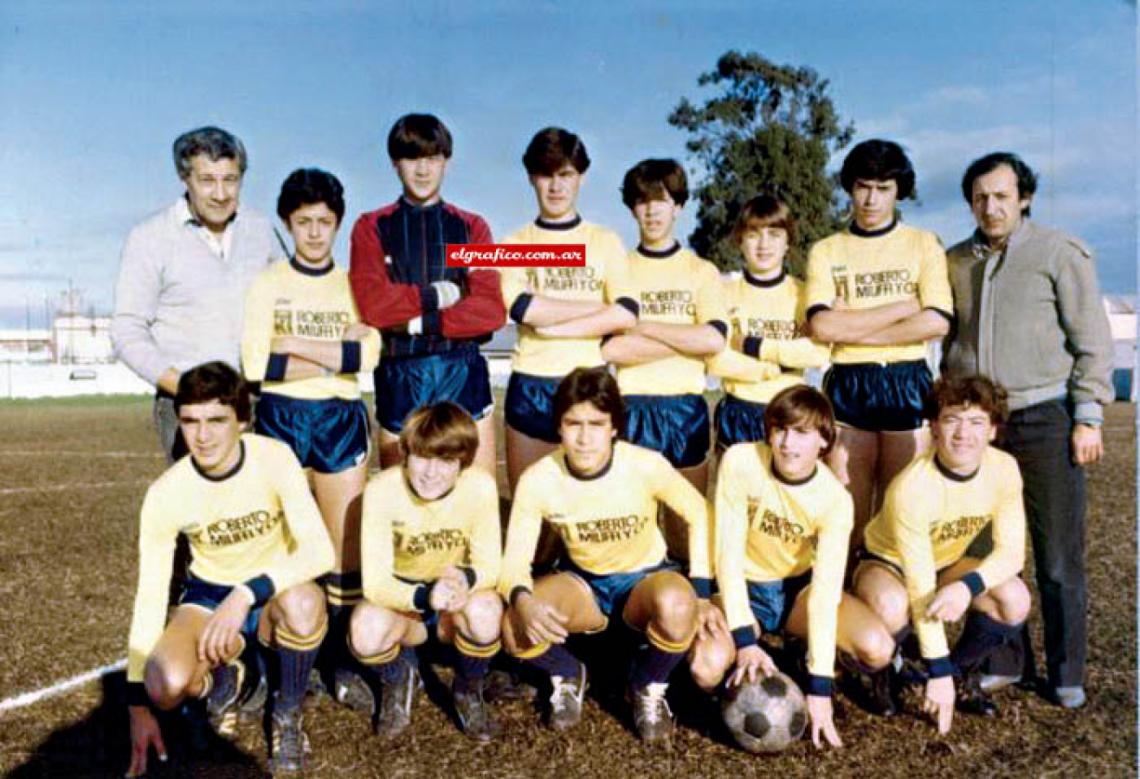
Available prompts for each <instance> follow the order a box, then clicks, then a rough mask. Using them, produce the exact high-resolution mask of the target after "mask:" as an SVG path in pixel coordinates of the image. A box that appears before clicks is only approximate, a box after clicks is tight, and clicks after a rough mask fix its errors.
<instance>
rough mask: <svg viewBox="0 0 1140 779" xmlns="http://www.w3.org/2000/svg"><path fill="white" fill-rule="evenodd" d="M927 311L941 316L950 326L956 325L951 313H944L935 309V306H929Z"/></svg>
mask: <svg viewBox="0 0 1140 779" xmlns="http://www.w3.org/2000/svg"><path fill="white" fill-rule="evenodd" d="M926 310H927V311H933V312H934V313H936V314H941V315H942V318H943V319H945V320H946V321H947V322H949V323H950V324H954V315H953V314H951V313H950V312H948V311H943V310H942V309H940V308H935V307H934V306H927V307H926Z"/></svg>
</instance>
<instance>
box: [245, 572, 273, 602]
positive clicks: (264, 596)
mask: <svg viewBox="0 0 1140 779" xmlns="http://www.w3.org/2000/svg"><path fill="white" fill-rule="evenodd" d="M245 586H246V587H249V590H250V592H252V593H253V605H254V606H264V605H265V604H266V603H268V602H269V599H270V598H272V597H273V595H274V594H275V593H276V592H277V586H276V585H275V584H274V583H273V580H272V579H270V578H269V577H268V576H266V575H265V574H262V575H261V576H256V577H254V578H252V579H250V580H249V581H247V582H245Z"/></svg>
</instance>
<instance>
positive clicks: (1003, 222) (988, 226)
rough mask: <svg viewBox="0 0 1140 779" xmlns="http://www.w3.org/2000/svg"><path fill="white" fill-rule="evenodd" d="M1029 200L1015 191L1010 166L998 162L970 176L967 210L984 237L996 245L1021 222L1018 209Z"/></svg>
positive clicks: (1001, 242) (1004, 240)
mask: <svg viewBox="0 0 1140 779" xmlns="http://www.w3.org/2000/svg"><path fill="white" fill-rule="evenodd" d="M1029 200H1030V199H1029V198H1028V197H1024V198H1023V197H1021V195H1019V194H1018V191H1017V174H1016V173H1014V172H1013V168H1011V167H1009V166H1008V165H999V166H998V167H996V168H994V169H993V170H991V171H990V172H989V173H986V174H984V175H981V176H978V177H977V178H976V179H974V187H973V190H972V193H971V196H970V210H971V211H973V212H974V220H975V221H976V222H977V223H978V229H980V230H981V231H982V234H983V235H985V236H986V240H988V241H989V243H990V245H991V246H995V247H997V246H1001V245H1003V244H1004V243H1005V242H1006V240H1007V239H1008V238H1009V236H1010V235H1011V234H1012V233H1013V231H1014V230H1016V229H1017V227H1018V225H1020V224H1021V212H1022V210H1024V209H1025V208H1028V207H1029Z"/></svg>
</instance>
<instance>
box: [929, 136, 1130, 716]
mask: <svg viewBox="0 0 1140 779" xmlns="http://www.w3.org/2000/svg"><path fill="white" fill-rule="evenodd" d="M1036 187H1037V180H1036V176H1035V175H1034V174H1033V171H1032V170H1031V169H1030V168H1029V167H1028V166H1027V165H1026V164H1025V163H1024V162H1022V160H1021V159H1020V158H1019V157H1017V156H1016V155H1014V154H1010V153H1008V152H996V153H993V154H989V155H986V156H985V157H982V158H980V159H978V160H975V161H974V162H973V163H971V164H970V167H969V168H968V169H967V170H966V173H965V175H964V176H963V178H962V194H963V195H964V196H965V198H966V202H968V203H969V204H970V209H971V210H972V211H973V214H974V219H975V220H976V222H977V224H978V229H977V230H976V231H975V233H974V234H973V235H972V236H971V237H970V238H968V239H967V240H965V241H963V242H961V243H959V244H958V245H957V246H954V247H953V248H951V249H950V251H949V252H948V255H947V258H948V261H949V272H950V283H951V285H952V287H953V289H954V298H955V300H954V308H955V314H956V317H957V322H956V327H955V328H954V330H953V331H952V332H951V334H950V336H949V338H948V341H947V349H946V366H945V367H946V370H947V372H949V373H950V374H952V375H955V376H965V375H970V374H975V373H980V374H982V375H985V376H988V377H990V378H991V379H993V380H995V381H998V382H1000V383H1001V384H1002V385H1004V386H1005V388H1006V389H1007V390H1008V391H1009V407H1010V412H1011V413H1010V419H1009V423H1008V425H1007V426H1006V429H1005V432H1004V435H1003V437H1002V442H1001V445H1002V446H1003V448H1005V449H1006V450H1007V451H1009V452H1010V453H1011V454H1013V455H1014V457H1016V458H1017V461H1018V465H1019V466H1020V467H1021V473H1022V478H1023V480H1024V497H1025V508H1026V516H1027V519H1028V524H1029V531H1030V536H1031V538H1032V541H1033V553H1034V559H1035V560H1036V568H1037V588H1038V591H1039V593H1040V597H1041V611H1042V615H1043V616H1044V620H1045V653H1046V667H1047V671H1048V694H1049V696H1050V698H1051V699H1052V700H1053V701H1054V702H1056V703H1057V704H1059V705H1061V706H1064V707H1066V708H1078V707H1080V706H1082V705H1084V703H1085V691H1084V673H1085V652H1086V645H1087V631H1086V617H1087V608H1088V600H1087V589H1086V586H1085V561H1084V553H1085V474H1084V466H1085V465H1089V464H1092V463H1095V462H1097V461H1098V460H1099V459H1100V457H1101V455H1102V454H1103V451H1104V450H1103V442H1102V439H1101V430H1100V428H1101V423H1102V421H1103V419H1104V406H1105V405H1106V404H1108V403H1110V402H1112V400H1113V391H1112V386H1111V383H1110V373H1111V369H1112V337H1111V334H1110V331H1109V328H1108V319H1107V317H1106V316H1105V313H1104V307H1103V304H1102V302H1101V296H1100V291H1099V287H1098V284H1097V279H1096V269H1095V267H1094V264H1093V259H1092V253H1091V252H1090V251H1089V249H1088V247H1086V246H1085V245H1084V244H1083V243H1082V242H1081V241H1079V240H1077V239H1076V238H1072V237H1070V236H1068V235H1065V234H1064V233H1061V232H1059V231H1057V230H1052V229H1049V228H1047V227H1043V226H1041V225H1038V224H1036V223H1035V222H1032V221H1030V220H1029V218H1028V217H1029V209H1030V204H1031V201H1032V199H1033V193H1034V192H1035V190H1036ZM1023 639H1024V640H1023V647H1022V650H1023V651H1025V650H1028V633H1026V634H1024V636H1023ZM1015 654H1016V653H1009V652H1007V653H1005V654H1004V663H1003V664H999V663H997V662H995V663H994V664H993V665H992V666H991V669H990V670H991V673H992V676H991V677H990V678H989V679H988V681H989V682H990V685H989V686H991V687H994V688H996V687H997V686H999V685H1001V684H1002V683H1004V682H1010V681H1013V680H1016V679H1017V677H1018V676H1020V675H1021V674H1022V668H1021V666H1020V665H1019V664H1017V663H1016V661H1015V660H1013V657H1014V655H1015ZM1027 657H1028V658H1029V662H1028V663H1027V664H1026V666H1025V668H1026V672H1027V673H1035V672H1034V671H1033V661H1032V655H1031V654H1028V655H1027Z"/></svg>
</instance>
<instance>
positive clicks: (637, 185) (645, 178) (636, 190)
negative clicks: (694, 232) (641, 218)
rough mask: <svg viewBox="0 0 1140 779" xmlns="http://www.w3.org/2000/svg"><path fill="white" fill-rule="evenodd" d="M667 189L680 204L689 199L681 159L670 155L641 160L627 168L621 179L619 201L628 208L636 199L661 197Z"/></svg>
mask: <svg viewBox="0 0 1140 779" xmlns="http://www.w3.org/2000/svg"><path fill="white" fill-rule="evenodd" d="M666 193H668V195H669V197H671V198H673V202H674V203H676V204H677V205H679V206H683V205H685V201H686V200H688V199H689V179H688V177H687V176H685V169H684V168H682V167H681V163H679V162H677V161H676V160H673V159H650V160H642V161H641V162H639V163H637V164H636V165H634V166H633V167H632V168H630V169H629V170H628V171H626V174H625V178H624V179H622V182H621V202H623V203H625V205H626V207H627V208H629V209H632V208H633V207H634V206H635V205H637V204H638V203H644V202H647V201H650V200H664V197H663V196H664V195H665V194H666Z"/></svg>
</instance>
